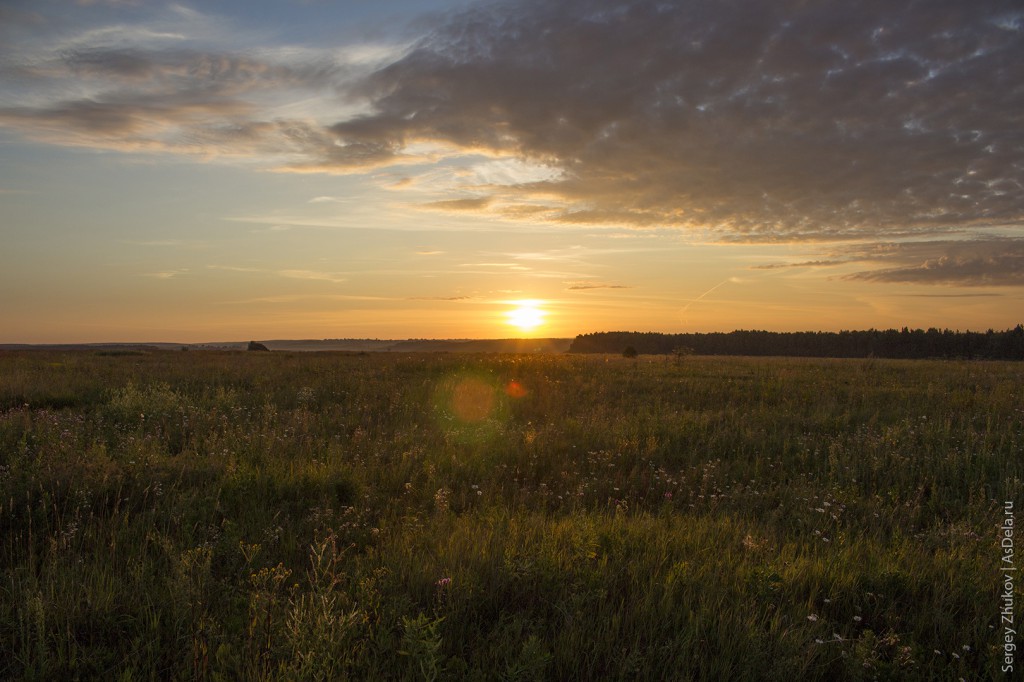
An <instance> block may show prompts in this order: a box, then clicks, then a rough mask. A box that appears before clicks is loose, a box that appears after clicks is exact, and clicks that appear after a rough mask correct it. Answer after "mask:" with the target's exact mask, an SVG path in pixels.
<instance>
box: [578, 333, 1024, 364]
mask: <svg viewBox="0 0 1024 682" xmlns="http://www.w3.org/2000/svg"><path fill="white" fill-rule="evenodd" d="M626 348H633V349H634V350H636V351H637V352H638V353H640V354H654V355H664V354H671V353H679V352H681V351H682V352H686V353H696V354H698V355H752V356H789V357H816V358H869V357H874V358H900V359H909V358H918V359H927V358H933V359H934V358H946V359H977V360H1024V326H1022V325H1017V326H1016V327H1014V328H1013V329H1010V330H1007V331H1000V332H996V331H992V330H991V329H990V330H988V331H987V332H969V331H968V332H960V331H952V330H950V329H943V330H941V331H940V330H938V329H929V330H927V331H925V330H924V329H907V328H906V327H904V328H903V329H901V330H898V331H897V330H895V329H887V330H884V331H882V330H877V329H869V330H867V331H843V332H766V331H734V332H728V333H726V332H714V333H709V334H660V333H657V332H597V333H594V334H581V335H580V336H577V337H576V338H575V339H574V340H573V342H572V345H571V346H570V347H569V352H570V353H621V352H623V350H625V349H626Z"/></svg>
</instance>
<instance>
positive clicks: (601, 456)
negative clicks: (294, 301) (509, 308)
mask: <svg viewBox="0 0 1024 682" xmlns="http://www.w3.org/2000/svg"><path fill="white" fill-rule="evenodd" d="M1022 459H1024V364H1019V363H1018V364H1010V363H995V362H992V363H981V362H927V361H878V360H809V359H746V358H701V357H691V358H686V359H685V360H683V361H681V362H676V361H675V360H665V359H664V358H654V359H650V358H641V359H640V360H626V359H624V358H621V357H603V356H601V357H594V356H587V357H580V356H501V355H490V356H487V355H427V354H423V355H396V354H385V353H381V354H370V355H344V354H328V353H323V354H321V353H317V354H298V353H296V354H289V353H241V352H236V353H229V352H224V353H218V352H170V351H167V352H155V353H148V354H132V353H116V352H107V353H96V352H91V353H90V352H80V353H55V352H8V353H3V354H0V651H2V652H5V655H2V656H0V678H3V679H30V680H31V679H38V680H44V679H45V680H50V679H66V680H71V679H105V680H116V679H119V680H137V679H189V680H192V679H195V680H237V679H250V680H258V679H295V680H314V679H322V680H334V679H355V680H390V679H395V680H401V679H406V680H435V679H436V680H445V679H453V680H461V679H479V680H544V679H550V680H568V679H581V680H588V679H593V680H597V679H610V680H665V679H680V680H686V679H707V680H726V679H728V680H761V679H765V680H787V681H788V680H797V679H800V680H815V679H820V680H832V679H850V680H860V679H864V680H871V679H882V680H886V679H901V680H903V679H909V680H914V679H922V680H923V679H929V680H930V679H951V680H956V679H960V678H964V679H968V680H970V679H990V678H998V677H1001V676H1002V673H1001V672H1000V667H1001V665H1002V663H1003V648H1002V643H1003V632H1002V625H1001V623H1000V608H1001V602H1000V593H1001V590H1002V581H1001V579H1000V558H1001V556H1002V554H1001V551H1000V548H999V535H998V526H999V524H1000V523H1001V522H1002V520H1003V518H1004V504H1005V503H1006V502H1007V501H1014V502H1018V503H1019V502H1020V491H1021V477H1022ZM1019 596H1020V594H1019V588H1018V592H1017V597H1019ZM1020 664H1024V661H1018V667H1020Z"/></svg>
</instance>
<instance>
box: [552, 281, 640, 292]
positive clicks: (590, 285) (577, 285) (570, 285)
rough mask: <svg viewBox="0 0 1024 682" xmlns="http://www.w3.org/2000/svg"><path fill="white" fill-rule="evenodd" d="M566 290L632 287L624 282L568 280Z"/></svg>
mask: <svg viewBox="0 0 1024 682" xmlns="http://www.w3.org/2000/svg"><path fill="white" fill-rule="evenodd" d="M566 285H567V286H566V291H590V290H591V289H631V288H632V287H628V286H626V285H624V284H608V283H605V282H566Z"/></svg>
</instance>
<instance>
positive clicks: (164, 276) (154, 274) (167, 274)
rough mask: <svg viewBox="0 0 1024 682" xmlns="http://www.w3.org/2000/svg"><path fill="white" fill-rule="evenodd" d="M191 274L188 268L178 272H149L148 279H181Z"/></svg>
mask: <svg viewBox="0 0 1024 682" xmlns="http://www.w3.org/2000/svg"><path fill="white" fill-rule="evenodd" d="M188 272H189V270H188V268H179V269H177V270H163V271H161V272H147V273H145V276H146V277H155V278H157V279H174V278H175V277H181V276H182V275H187V274H188Z"/></svg>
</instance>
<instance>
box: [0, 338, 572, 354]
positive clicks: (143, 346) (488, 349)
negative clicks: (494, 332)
mask: <svg viewBox="0 0 1024 682" xmlns="http://www.w3.org/2000/svg"><path fill="white" fill-rule="evenodd" d="M259 343H260V344H262V345H264V346H266V347H267V348H268V349H270V350H272V351H275V350H276V351H349V352H392V351H394V352H402V353H564V352H566V351H567V350H569V345H570V344H571V343H572V339H555V338H550V339H405V340H381V339H276V340H267V341H260V342H259ZM249 344H250V342H249V341H216V342H210V343H79V344H0V350H30V349H41V350H92V351H98V352H113V353H117V352H140V353H141V352H152V351H158V350H181V349H183V348H184V349H187V350H240V351H242V350H246V349H247V348H248V347H249Z"/></svg>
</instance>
